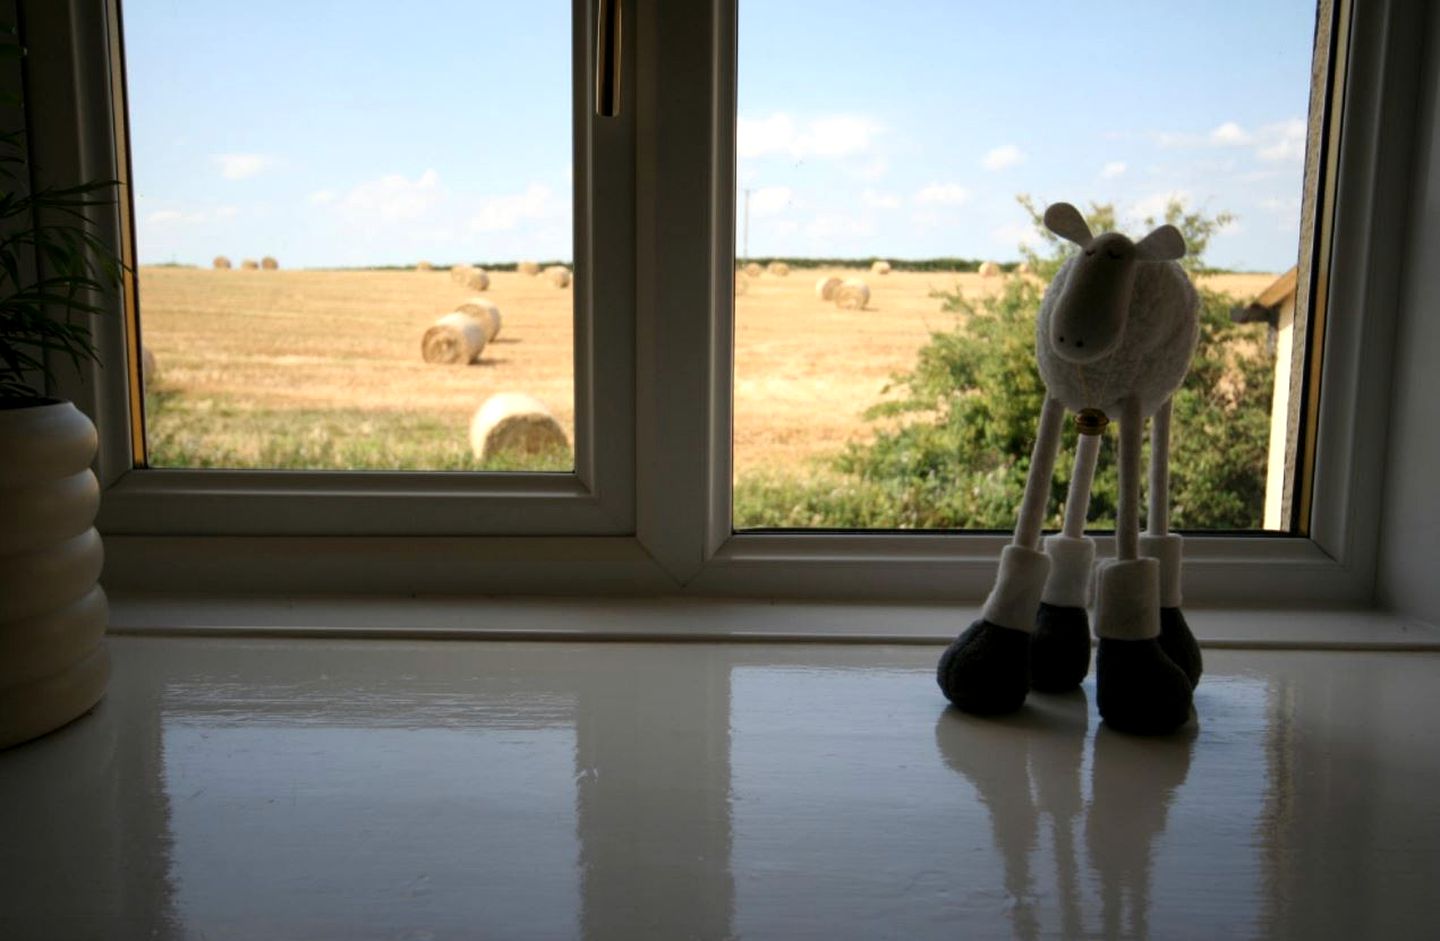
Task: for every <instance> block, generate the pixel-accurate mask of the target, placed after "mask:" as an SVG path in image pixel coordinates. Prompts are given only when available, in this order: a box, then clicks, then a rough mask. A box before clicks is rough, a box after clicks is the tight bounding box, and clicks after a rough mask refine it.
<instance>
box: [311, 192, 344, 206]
mask: <svg viewBox="0 0 1440 941" xmlns="http://www.w3.org/2000/svg"><path fill="white" fill-rule="evenodd" d="M338 198H339V196H338V194H337V193H336V192H335V191H334V190H316V191H315V192H313V193H311V194H310V195H309V196H307V197H305V200H306V202H308V203H310V204H311V205H312V206H324V205H326V204H327V203H333V202H334V201H335V200H336V199H338Z"/></svg>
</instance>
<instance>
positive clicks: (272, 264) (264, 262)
mask: <svg viewBox="0 0 1440 941" xmlns="http://www.w3.org/2000/svg"><path fill="white" fill-rule="evenodd" d="M260 267H261V268H264V269H265V270H266V271H275V270H277V269H279V267H280V262H278V261H276V260H275V259H274V257H272V256H270V255H266V256H265V257H264V258H262V259H260Z"/></svg>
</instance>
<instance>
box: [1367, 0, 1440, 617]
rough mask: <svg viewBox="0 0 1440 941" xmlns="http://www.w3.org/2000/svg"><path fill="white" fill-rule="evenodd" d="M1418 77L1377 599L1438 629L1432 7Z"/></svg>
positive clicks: (1437, 207)
mask: <svg viewBox="0 0 1440 941" xmlns="http://www.w3.org/2000/svg"><path fill="white" fill-rule="evenodd" d="M1422 69H1423V78H1422V80H1421V82H1420V87H1421V88H1422V89H1424V91H1423V93H1422V95H1421V98H1420V100H1419V101H1418V102H1417V106H1416V121H1417V127H1416V140H1415V162H1414V182H1413V186H1412V189H1411V194H1412V199H1413V204H1412V207H1411V213H1412V215H1411V220H1410V243H1409V250H1408V253H1407V257H1406V258H1405V266H1404V274H1403V281H1402V284H1401V296H1400V315H1399V319H1398V323H1397V325H1396V336H1395V361H1394V368H1393V369H1392V371H1391V380H1392V382H1393V387H1392V389H1393V391H1392V395H1393V398H1392V402H1391V409H1390V429H1389V436H1388V445H1387V455H1386V463H1385V481H1384V486H1385V496H1384V501H1385V502H1384V511H1383V513H1382V515H1381V524H1382V525H1381V533H1380V554H1379V569H1378V572H1377V575H1376V600H1377V601H1378V603H1379V604H1380V605H1381V606H1383V607H1386V608H1391V609H1394V610H1396V611H1398V612H1401V613H1404V614H1408V615H1411V616H1414V617H1418V618H1421V619H1422V620H1426V621H1430V622H1431V623H1436V624H1440V5H1436V6H1432V7H1431V8H1430V17H1429V23H1428V26H1427V31H1426V48H1425V55H1424V59H1423V66H1422ZM1375 378H1376V379H1378V380H1382V381H1383V379H1384V378H1385V377H1380V376H1377V377H1375Z"/></svg>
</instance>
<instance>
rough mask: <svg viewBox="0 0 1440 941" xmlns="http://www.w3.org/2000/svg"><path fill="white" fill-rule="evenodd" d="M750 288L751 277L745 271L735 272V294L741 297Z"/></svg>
mask: <svg viewBox="0 0 1440 941" xmlns="http://www.w3.org/2000/svg"><path fill="white" fill-rule="evenodd" d="M748 290H750V279H749V278H747V277H745V274H744V272H740V271H737V272H735V296H736V297H739V296H740V295H741V294H744V293H745V292H746V291H748Z"/></svg>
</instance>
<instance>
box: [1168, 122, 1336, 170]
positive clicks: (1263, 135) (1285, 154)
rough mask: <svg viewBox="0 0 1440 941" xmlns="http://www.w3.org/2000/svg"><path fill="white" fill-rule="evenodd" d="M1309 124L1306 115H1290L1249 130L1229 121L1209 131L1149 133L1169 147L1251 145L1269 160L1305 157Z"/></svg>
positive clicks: (1260, 155)
mask: <svg viewBox="0 0 1440 941" xmlns="http://www.w3.org/2000/svg"><path fill="white" fill-rule="evenodd" d="M1307 134H1308V127H1307V125H1306V123H1305V120H1304V119H1303V118H1288V119H1286V120H1284V121H1277V122H1275V123H1273V124H1265V125H1262V126H1260V127H1258V128H1256V129H1255V130H1254V131H1248V130H1246V129H1245V128H1244V127H1242V126H1241V125H1239V124H1237V123H1235V122H1234V121H1226V122H1225V123H1223V124H1221V125H1219V126H1218V127H1216V128H1214V129H1212V130H1211V131H1210V132H1209V133H1206V134H1192V133H1172V132H1165V131H1162V132H1159V133H1156V134H1151V135H1150V137H1151V139H1152V140H1154V141H1155V143H1156V145H1158V146H1160V147H1164V148H1168V149H1178V148H1188V149H1194V148H1201V147H1251V148H1254V153H1255V156H1256V157H1258V158H1260V159H1261V160H1265V161H1269V162H1277V161H1285V160H1290V161H1294V160H1303V159H1304V158H1305V141H1306V136H1307Z"/></svg>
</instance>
